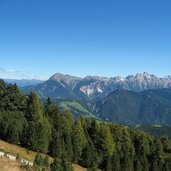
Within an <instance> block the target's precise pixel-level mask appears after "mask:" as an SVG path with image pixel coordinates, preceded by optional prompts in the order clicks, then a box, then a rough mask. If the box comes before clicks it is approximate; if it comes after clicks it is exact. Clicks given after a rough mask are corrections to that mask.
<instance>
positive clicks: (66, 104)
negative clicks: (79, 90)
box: [58, 100, 97, 118]
mask: <svg viewBox="0 0 171 171" xmlns="http://www.w3.org/2000/svg"><path fill="white" fill-rule="evenodd" d="M58 106H59V107H60V108H61V109H63V110H70V111H71V112H72V113H73V114H74V116H75V117H76V118H77V117H78V116H80V114H81V115H84V116H86V117H92V118H97V117H96V116H95V115H94V114H93V113H91V112H90V111H89V110H88V109H87V108H86V107H84V106H83V105H82V104H81V103H79V102H78V101H75V100H73V101H69V100H68V101H62V102H59V103H58Z"/></svg>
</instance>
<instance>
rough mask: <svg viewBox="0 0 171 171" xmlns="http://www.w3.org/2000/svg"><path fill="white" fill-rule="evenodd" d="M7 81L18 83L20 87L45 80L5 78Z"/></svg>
mask: <svg viewBox="0 0 171 171" xmlns="http://www.w3.org/2000/svg"><path fill="white" fill-rule="evenodd" d="M4 81H5V82H6V83H11V84H14V83H15V84H17V86H19V87H25V86H30V85H37V84H40V83H42V82H44V81H42V80H36V79H31V80H29V79H21V80H16V79H5V80H4Z"/></svg>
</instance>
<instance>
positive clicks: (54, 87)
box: [21, 72, 171, 125]
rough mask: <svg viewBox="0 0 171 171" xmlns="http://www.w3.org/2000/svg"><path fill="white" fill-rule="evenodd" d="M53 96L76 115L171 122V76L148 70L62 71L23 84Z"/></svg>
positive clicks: (130, 121)
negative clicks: (115, 73)
mask: <svg viewBox="0 0 171 171" xmlns="http://www.w3.org/2000/svg"><path fill="white" fill-rule="evenodd" d="M21 90H22V91H23V92H24V93H25V94H28V93H30V92H31V91H35V92H37V93H38V94H39V96H40V97H41V98H42V99H46V98H47V97H50V98H51V99H52V100H53V101H56V102H58V105H59V107H60V108H62V109H69V110H71V111H72V112H73V114H74V116H75V117H78V116H79V115H80V114H83V115H85V116H90V117H94V118H99V119H101V120H105V121H112V122H116V123H121V124H128V125H132V124H135V125H136V124H165V125H171V77H169V76H168V77H162V78H159V77H156V76H154V75H152V74H148V73H146V72H144V73H142V74H136V75H131V76H127V77H125V78H123V77H112V78H108V77H98V76H87V77H85V78H79V77H75V76H70V75H64V74H60V73H56V74H54V75H53V76H52V77H50V78H49V79H48V80H47V81H44V82H41V83H38V84H36V85H29V86H25V87H21Z"/></svg>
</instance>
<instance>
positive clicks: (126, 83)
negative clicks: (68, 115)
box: [22, 72, 171, 100]
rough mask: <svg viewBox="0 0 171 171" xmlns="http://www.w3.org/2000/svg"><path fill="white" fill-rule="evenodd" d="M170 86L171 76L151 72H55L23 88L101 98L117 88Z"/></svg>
mask: <svg viewBox="0 0 171 171" xmlns="http://www.w3.org/2000/svg"><path fill="white" fill-rule="evenodd" d="M170 87H171V77H170V76H167V77H162V78H160V77H156V76H154V75H152V74H149V73H146V72H144V73H142V74H140V73H139V74H136V75H130V76H127V77H125V78H124V77H120V76H117V77H111V78H109V77H98V76H87V77H85V78H79V77H75V76H70V75H64V74H61V73H56V74H54V75H53V76H52V77H50V78H49V79H48V80H47V81H45V82H43V83H40V84H37V85H31V86H26V87H24V88H22V90H23V91H24V92H25V93H29V92H31V91H36V92H37V93H38V94H39V95H40V97H41V98H47V97H50V98H52V99H54V100H57V99H77V100H78V99H80V100H98V99H100V98H103V97H106V96H107V95H109V94H110V93H112V92H113V91H115V90H117V89H122V90H131V91H135V92H140V91H144V90H148V89H162V88H170Z"/></svg>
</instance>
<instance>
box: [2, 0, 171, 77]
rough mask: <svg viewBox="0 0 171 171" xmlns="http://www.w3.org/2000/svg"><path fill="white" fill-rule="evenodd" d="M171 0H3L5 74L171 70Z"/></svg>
mask: <svg viewBox="0 0 171 171" xmlns="http://www.w3.org/2000/svg"><path fill="white" fill-rule="evenodd" d="M170 8H171V1H170V0H162V1H161V0H160V1H159V0H15V1H14V0H0V64H1V65H0V77H1V78H41V79H45V78H48V77H49V76H51V75H52V74H54V73H56V72H61V73H65V74H71V75H76V76H81V77H84V76H86V75H99V76H116V75H121V76H126V75H129V74H135V73H138V72H139V73H140V72H144V71H146V72H149V73H153V74H155V75H158V76H165V75H168V74H171V10H170Z"/></svg>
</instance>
